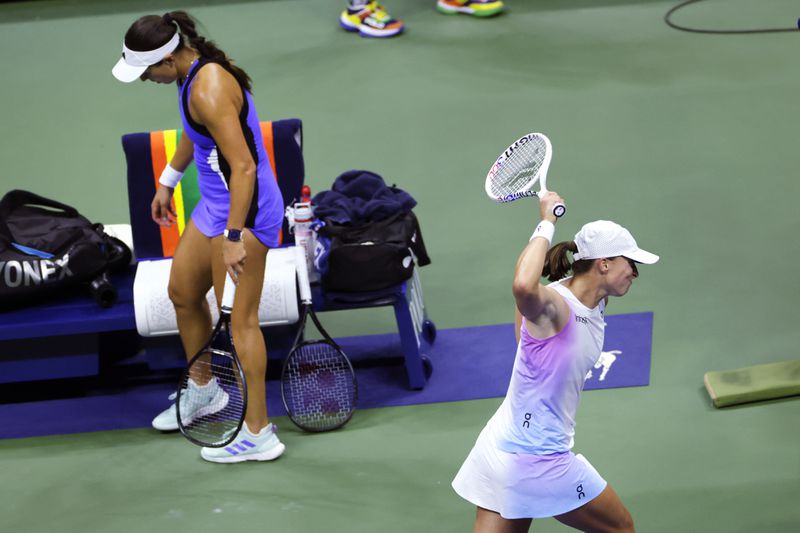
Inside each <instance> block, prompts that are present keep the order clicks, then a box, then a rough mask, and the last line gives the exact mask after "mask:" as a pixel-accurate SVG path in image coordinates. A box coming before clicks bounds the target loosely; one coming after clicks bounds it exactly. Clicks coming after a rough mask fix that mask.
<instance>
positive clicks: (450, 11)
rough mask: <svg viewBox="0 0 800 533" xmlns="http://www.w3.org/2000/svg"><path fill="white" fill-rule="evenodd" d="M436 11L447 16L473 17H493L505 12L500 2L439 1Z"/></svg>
mask: <svg viewBox="0 0 800 533" xmlns="http://www.w3.org/2000/svg"><path fill="white" fill-rule="evenodd" d="M436 9H437V10H438V11H439V12H440V13H444V14H445V15H457V14H459V13H463V14H464V15H472V16H473V17H491V16H492V15H497V14H498V13H500V12H501V11H502V10H503V2H501V1H500V0H438V2H436Z"/></svg>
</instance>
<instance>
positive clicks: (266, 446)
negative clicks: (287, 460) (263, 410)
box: [200, 424, 286, 463]
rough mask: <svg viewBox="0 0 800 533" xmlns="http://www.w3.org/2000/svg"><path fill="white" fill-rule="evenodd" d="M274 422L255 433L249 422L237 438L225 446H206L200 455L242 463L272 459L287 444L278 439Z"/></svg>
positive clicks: (278, 455) (214, 459)
mask: <svg viewBox="0 0 800 533" xmlns="http://www.w3.org/2000/svg"><path fill="white" fill-rule="evenodd" d="M277 430H278V428H277V427H275V425H274V424H267V425H266V427H264V429H262V430H261V431H259V432H258V434H254V433H251V432H250V429H249V428H248V427H247V424H242V429H241V431H239V434H238V435H236V438H235V439H234V440H233V442H231V443H230V444H228V445H227V446H225V447H224V448H206V447H204V448H203V449H201V450H200V456H201V457H202V458H203V459H205V460H206V461H211V462H212V463H241V462H242V461H272V460H273V459H277V458H278V457H280V456H281V454H283V450H285V449H286V446H284V445H283V443H282V442H281V441H280V440H279V439H278V435H277V434H276V431H277Z"/></svg>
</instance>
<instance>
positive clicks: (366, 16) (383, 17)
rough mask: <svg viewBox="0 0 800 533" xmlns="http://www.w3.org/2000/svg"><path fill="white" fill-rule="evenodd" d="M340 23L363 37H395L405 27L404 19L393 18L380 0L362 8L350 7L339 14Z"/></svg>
mask: <svg viewBox="0 0 800 533" xmlns="http://www.w3.org/2000/svg"><path fill="white" fill-rule="evenodd" d="M339 24H341V26H342V28H344V29H346V30H347V31H357V32H358V33H359V34H360V35H361V36H362V37H394V36H395V35H399V34H400V33H402V32H403V29H404V28H405V26H404V24H403V21H402V20H396V19H393V18H392V16H391V15H389V13H387V12H386V8H385V7H383V6H381V5H380V4H378V2H370V3H369V4H367V5H366V6H364V7H363V8H360V9H351V8H350V7H348V8H347V9H345V10H344V11H342V14H341V16H339Z"/></svg>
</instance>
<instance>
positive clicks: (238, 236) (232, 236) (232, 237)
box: [222, 229, 242, 242]
mask: <svg viewBox="0 0 800 533" xmlns="http://www.w3.org/2000/svg"><path fill="white" fill-rule="evenodd" d="M222 234H223V235H224V236H225V238H226V239H228V240H229V241H233V242H239V241H241V240H242V230H240V229H226V230H225V231H224V232H223V233H222Z"/></svg>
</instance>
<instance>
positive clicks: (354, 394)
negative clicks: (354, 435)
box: [281, 246, 358, 432]
mask: <svg viewBox="0 0 800 533" xmlns="http://www.w3.org/2000/svg"><path fill="white" fill-rule="evenodd" d="M295 252H296V254H297V255H296V261H297V281H298V285H299V289H300V301H301V303H302V305H303V311H302V312H303V314H302V316H301V318H300V329H299V330H298V331H297V337H296V338H295V341H294V348H292V351H291V353H290V354H289V356H288V357H287V358H286V360H285V361H284V362H283V372H282V374H281V397H282V398H283V405H284V406H285V407H286V413H287V414H288V415H289V418H290V419H291V421H292V422H294V423H295V424H296V425H297V426H298V427H299V428H301V429H304V430H306V431H314V432H319V431H329V430H332V429H336V428H339V427H342V426H343V425H345V424H346V423H347V421H348V420H350V418H351V417H352V416H353V412H354V411H355V408H356V400H357V399H358V384H357V383H356V374H355V372H354V371H353V365H351V364H350V360H349V359H348V358H347V356H346V355H345V354H344V352H342V349H341V348H340V347H339V345H338V344H336V343H335V342H334V341H333V339H331V337H330V335H328V333H327V332H326V331H325V330H324V329H323V328H322V326H321V325H320V323H319V320H317V315H316V314H315V313H314V310H313V309H312V307H311V285H310V284H309V281H308V270H307V263H306V253H305V246H295ZM309 316H310V317H311V320H313V321H314V325H316V327H317V330H319V332H320V334H321V335H322V337H323V339H322V340H316V341H314V340H301V339H302V338H303V332H304V331H305V327H306V322H307V321H308V317H309Z"/></svg>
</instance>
